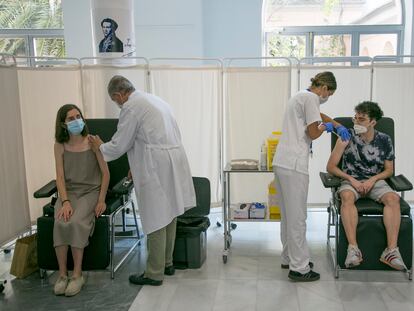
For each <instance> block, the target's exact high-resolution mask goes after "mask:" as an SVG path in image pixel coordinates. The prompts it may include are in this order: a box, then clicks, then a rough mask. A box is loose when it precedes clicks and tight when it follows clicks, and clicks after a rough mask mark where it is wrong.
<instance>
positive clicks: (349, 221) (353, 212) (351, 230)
mask: <svg viewBox="0 0 414 311" xmlns="http://www.w3.org/2000/svg"><path fill="white" fill-rule="evenodd" d="M340 195H341V200H342V205H341V217H342V224H343V225H344V229H345V234H346V237H347V239H348V243H349V244H351V245H355V246H357V245H358V244H357V240H356V229H357V225H358V212H357V209H356V206H355V195H354V193H353V192H352V191H349V190H344V191H341V193H340Z"/></svg>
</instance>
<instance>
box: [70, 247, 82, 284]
mask: <svg viewBox="0 0 414 311" xmlns="http://www.w3.org/2000/svg"><path fill="white" fill-rule="evenodd" d="M72 257H73V277H75V278H77V277H80V276H81V275H82V259H83V248H77V247H72Z"/></svg>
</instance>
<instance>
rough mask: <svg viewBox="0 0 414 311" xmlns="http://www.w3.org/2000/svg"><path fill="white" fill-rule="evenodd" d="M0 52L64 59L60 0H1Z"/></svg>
mask: <svg viewBox="0 0 414 311" xmlns="http://www.w3.org/2000/svg"><path fill="white" fill-rule="evenodd" d="M0 53H8V54H12V55H15V56H38V57H41V56H52V57H64V56H65V55H66V53H65V41H64V38H63V15H62V4H61V0H36V1H33V0H0Z"/></svg>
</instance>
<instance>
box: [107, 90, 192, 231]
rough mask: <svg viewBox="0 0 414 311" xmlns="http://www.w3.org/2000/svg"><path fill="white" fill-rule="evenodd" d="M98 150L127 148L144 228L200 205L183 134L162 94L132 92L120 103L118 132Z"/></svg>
mask: <svg viewBox="0 0 414 311" xmlns="http://www.w3.org/2000/svg"><path fill="white" fill-rule="evenodd" d="M100 150H101V152H102V154H103V157H104V159H105V161H112V160H115V159H117V158H119V157H120V156H122V155H123V154H124V153H125V152H126V153H127V154H128V162H129V166H130V168H131V173H132V178H133V180H134V187H135V191H136V194H137V200H138V208H139V213H140V216H141V222H142V226H143V231H144V232H145V233H146V234H149V233H151V232H154V231H157V230H158V229H161V228H163V227H165V226H167V225H168V224H169V223H170V222H171V221H172V220H173V219H174V218H175V217H177V216H179V215H181V214H183V213H184V211H185V210H187V209H189V208H191V207H194V206H195V205H196V199H195V191H194V185H193V181H192V176H191V172H190V166H189V164H188V160H187V156H186V154H185V151H184V147H183V145H182V143H181V134H180V131H179V129H178V126H177V123H176V121H175V119H174V117H173V114H172V112H171V108H170V106H169V105H168V104H167V103H166V102H164V101H163V100H162V99H161V98H159V97H157V96H154V95H151V94H148V93H144V92H140V91H135V92H133V93H132V94H131V95H130V96H129V99H128V101H127V102H125V103H124V104H123V105H122V108H121V113H120V115H119V123H118V129H117V131H116V133H115V134H114V136H113V137H112V139H111V141H110V142H108V143H105V144H102V145H101V147H100Z"/></svg>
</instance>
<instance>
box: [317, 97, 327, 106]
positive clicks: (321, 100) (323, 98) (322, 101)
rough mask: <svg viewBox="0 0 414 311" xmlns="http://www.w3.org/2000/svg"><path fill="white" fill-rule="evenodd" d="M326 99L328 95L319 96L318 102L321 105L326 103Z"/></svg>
mask: <svg viewBox="0 0 414 311" xmlns="http://www.w3.org/2000/svg"><path fill="white" fill-rule="evenodd" d="M328 99H329V96H326V97H322V96H319V104H320V105H322V104H324V103H326V102H327V101H328Z"/></svg>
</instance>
